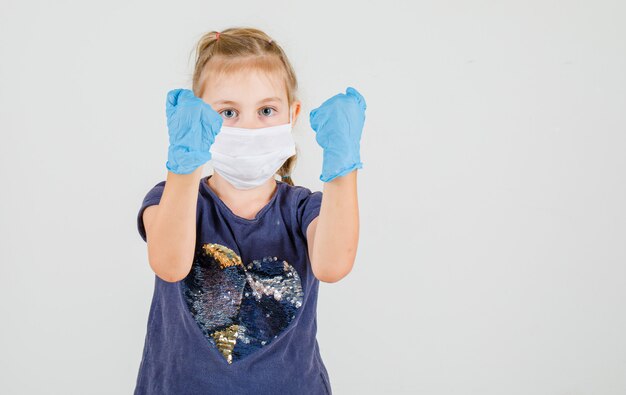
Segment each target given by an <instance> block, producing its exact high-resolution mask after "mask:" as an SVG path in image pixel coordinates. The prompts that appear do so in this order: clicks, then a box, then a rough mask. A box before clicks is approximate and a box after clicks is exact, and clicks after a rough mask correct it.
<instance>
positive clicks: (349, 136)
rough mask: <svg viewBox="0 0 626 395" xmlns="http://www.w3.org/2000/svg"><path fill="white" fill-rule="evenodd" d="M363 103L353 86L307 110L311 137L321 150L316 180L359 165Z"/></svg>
mask: <svg viewBox="0 0 626 395" xmlns="http://www.w3.org/2000/svg"><path fill="white" fill-rule="evenodd" d="M366 108H367V104H366V103H365V99H364V98H363V96H362V95H361V94H360V93H359V92H358V91H357V90H356V89H354V88H352V87H348V88H347V89H346V93H345V94H344V93H339V94H337V95H335V96H333V97H331V98H330V99H328V100H326V101H325V102H324V103H322V105H321V106H320V107H318V108H316V109H314V110H312V111H311V113H310V117H309V118H310V122H311V127H312V128H313V130H315V133H316V136H315V140H316V141H317V143H318V144H319V145H320V146H321V147H322V148H323V150H324V159H323V162H322V163H323V165H322V174H321V175H320V180H322V181H324V182H328V181H331V180H332V179H334V178H335V177H340V176H343V175H346V174H348V173H349V172H351V171H353V170H355V169H361V168H363V163H362V162H361V134H362V132H363V125H364V124H365V109H366Z"/></svg>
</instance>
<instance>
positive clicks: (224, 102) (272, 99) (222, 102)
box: [215, 96, 282, 105]
mask: <svg viewBox="0 0 626 395" xmlns="http://www.w3.org/2000/svg"><path fill="white" fill-rule="evenodd" d="M270 101H277V102H279V103H280V102H282V99H281V98H280V97H277V96H274V97H266V98H265V99H263V100H261V101H259V102H258V103H257V104H261V103H267V102H270ZM215 104H233V105H235V104H239V103H237V102H236V101H232V100H218V101H216V102H215Z"/></svg>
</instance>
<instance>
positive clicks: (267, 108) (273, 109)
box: [261, 107, 276, 116]
mask: <svg viewBox="0 0 626 395" xmlns="http://www.w3.org/2000/svg"><path fill="white" fill-rule="evenodd" d="M264 110H272V111H276V109H275V108H273V107H263V110H261V111H264ZM264 115H268V116H270V115H271V113H270V114H267V112H264Z"/></svg>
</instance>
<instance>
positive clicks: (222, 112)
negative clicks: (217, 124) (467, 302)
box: [220, 108, 234, 119]
mask: <svg viewBox="0 0 626 395" xmlns="http://www.w3.org/2000/svg"><path fill="white" fill-rule="evenodd" d="M228 111H230V112H232V111H234V110H233V109H232V108H227V109H225V110H222V111H220V114H224V113H225V112H228ZM230 118H232V117H228V116H227V117H226V119H230Z"/></svg>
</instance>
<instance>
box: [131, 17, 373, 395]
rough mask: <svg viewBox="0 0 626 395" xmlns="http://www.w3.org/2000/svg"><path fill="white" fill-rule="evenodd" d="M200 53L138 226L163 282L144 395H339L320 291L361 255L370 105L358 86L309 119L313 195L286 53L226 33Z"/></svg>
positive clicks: (260, 38) (178, 100)
mask: <svg viewBox="0 0 626 395" xmlns="http://www.w3.org/2000/svg"><path fill="white" fill-rule="evenodd" d="M196 49H197V61H196V66H195V72H194V75H193V91H190V90H186V89H175V90H172V91H170V92H169V93H168V95H167V102H166V115H167V126H168V130H169V137H170V140H169V142H170V145H169V150H168V159H167V162H166V167H167V170H168V173H167V181H161V182H159V183H158V184H156V185H155V186H154V187H153V188H152V189H151V190H150V191H149V192H148V194H147V195H146V197H145V199H144V201H143V204H142V205H141V208H140V210H139V215H138V217H137V224H138V228H139V233H140V235H141V237H142V238H143V239H144V241H146V242H147V247H148V259H149V263H150V266H151V268H152V270H153V271H154V272H155V286H154V295H153V299H152V304H151V307H150V313H149V317H148V326H147V333H146V338H145V344H144V351H143V355H142V359H141V364H140V367H139V374H138V377H137V382H136V388H135V394H176V395H178V394H255V395H261V394H273V395H275V394H326V395H328V394H331V393H332V391H331V387H330V380H329V377H328V372H327V370H326V368H325V366H324V363H323V361H322V358H321V355H320V351H319V345H318V343H317V340H316V331H317V321H316V306H317V294H318V287H319V281H324V282H329V283H332V282H336V281H338V280H340V279H341V278H343V277H344V276H346V275H347V274H348V273H349V272H350V270H351V269H352V265H353V263H354V258H355V255H356V249H357V243H358V228H359V217H358V205H357V191H356V170H357V169H360V168H362V162H361V161H360V152H359V151H360V138H361V133H362V129H363V125H364V122H365V109H366V104H365V100H364V98H363V97H362V96H361V95H360V94H359V93H358V92H357V91H356V90H355V89H353V88H350V87H349V88H348V89H347V90H346V94H343V93H341V94H337V95H335V96H333V97H331V98H330V99H328V100H326V101H325V102H324V103H323V104H322V105H321V106H320V107H318V108H316V109H314V110H313V111H311V113H310V123H311V127H312V128H313V129H314V131H315V133H316V140H317V142H318V144H320V145H321V147H322V148H323V153H324V156H323V167H322V172H321V175H320V179H321V180H322V181H324V192H323V194H322V192H311V191H310V190H309V189H307V188H305V187H302V186H296V185H294V184H293V181H292V179H291V176H290V174H291V171H292V168H293V165H294V161H295V158H296V155H295V154H296V150H295V143H294V140H293V137H292V134H291V130H292V124H293V123H294V122H295V121H296V120H297V119H298V116H299V114H300V108H301V102H300V101H298V100H297V99H296V88H297V82H296V78H295V73H294V71H293V69H292V67H291V65H290V63H289V61H288V60H287V58H286V56H285V53H284V52H283V50H282V49H281V48H280V46H278V45H277V44H276V42H275V41H273V40H272V39H271V38H270V37H268V36H267V35H266V34H264V33H263V32H261V31H259V30H257V29H252V28H231V29H227V30H224V31H222V32H210V33H207V34H206V35H204V36H203V37H202V38H201V39H200V42H199V43H198V45H197V47H196ZM209 160H211V161H212V164H213V168H214V172H213V174H212V175H210V176H207V177H202V167H203V165H204V164H205V163H206V162H208V161H209ZM276 174H277V175H279V176H280V177H281V180H277V179H275V178H274V177H275V175H276Z"/></svg>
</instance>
